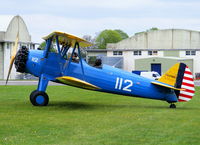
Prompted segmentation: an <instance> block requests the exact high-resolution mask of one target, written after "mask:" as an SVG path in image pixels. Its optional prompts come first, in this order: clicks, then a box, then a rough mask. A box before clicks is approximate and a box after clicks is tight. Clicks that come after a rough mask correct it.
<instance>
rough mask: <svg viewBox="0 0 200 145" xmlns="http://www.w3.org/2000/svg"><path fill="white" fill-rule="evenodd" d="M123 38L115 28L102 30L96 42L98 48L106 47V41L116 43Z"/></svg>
mask: <svg viewBox="0 0 200 145" xmlns="http://www.w3.org/2000/svg"><path fill="white" fill-rule="evenodd" d="M122 39H123V38H122V36H121V34H120V33H119V32H118V31H115V30H104V31H102V32H101V33H100V34H99V36H98V37H97V39H96V43H97V46H98V48H99V49H106V44H107V43H117V42H119V41H121V40H122Z"/></svg>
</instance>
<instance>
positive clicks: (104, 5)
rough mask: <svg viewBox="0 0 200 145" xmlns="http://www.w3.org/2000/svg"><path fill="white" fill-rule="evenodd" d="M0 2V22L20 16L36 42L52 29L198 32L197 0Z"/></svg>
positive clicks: (199, 5) (199, 4)
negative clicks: (180, 30) (178, 30)
mask: <svg viewBox="0 0 200 145" xmlns="http://www.w3.org/2000/svg"><path fill="white" fill-rule="evenodd" d="M0 1H1V5H0V25H4V27H5V25H6V23H7V21H8V19H10V18H12V17H13V16H15V15H20V16H21V17H22V18H23V19H24V21H25V23H26V25H27V27H28V30H29V33H30V35H31V36H32V41H33V42H37V43H40V42H42V41H43V40H42V39H41V38H42V37H43V36H46V35H48V34H49V33H51V32H52V31H55V30H58V31H64V32H67V33H71V34H74V35H77V36H79V37H82V36H83V35H91V36H93V37H94V36H96V35H97V34H99V33H100V32H101V31H102V30H104V29H121V30H123V31H124V32H126V33H127V34H128V35H129V36H133V35H134V34H135V33H137V32H141V31H146V30H148V29H150V28H152V27H157V28H159V29H189V30H196V31H200V12H199V8H200V1H199V0H32V1H27V0H6V1H5V0H0ZM6 27H7V26H6Z"/></svg>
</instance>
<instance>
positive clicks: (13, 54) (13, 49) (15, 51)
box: [6, 33, 19, 85]
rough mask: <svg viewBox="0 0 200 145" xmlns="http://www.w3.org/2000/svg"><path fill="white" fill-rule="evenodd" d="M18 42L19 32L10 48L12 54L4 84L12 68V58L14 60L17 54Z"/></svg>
mask: <svg viewBox="0 0 200 145" xmlns="http://www.w3.org/2000/svg"><path fill="white" fill-rule="evenodd" d="M18 42H19V33H17V37H16V39H15V45H14V47H13V48H12V56H11V59H10V66H9V70H8V75H7V79H6V85H7V83H8V79H9V76H10V73H11V70H12V66H13V63H14V60H15V56H16V54H17V47H18Z"/></svg>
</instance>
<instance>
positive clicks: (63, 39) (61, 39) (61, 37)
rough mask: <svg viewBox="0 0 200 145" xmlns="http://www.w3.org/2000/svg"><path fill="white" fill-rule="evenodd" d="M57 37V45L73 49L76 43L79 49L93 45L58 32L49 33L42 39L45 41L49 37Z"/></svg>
mask: <svg viewBox="0 0 200 145" xmlns="http://www.w3.org/2000/svg"><path fill="white" fill-rule="evenodd" d="M55 36H59V37H58V40H59V43H66V44H71V45H72V47H74V45H75V43H76V42H78V43H79V45H80V47H89V46H92V45H93V44H92V43H90V42H88V41H87V40H85V39H83V38H79V37H77V36H74V35H72V34H68V33H64V32H59V31H54V32H52V33H50V34H49V35H47V36H45V37H43V39H44V40H47V39H49V38H51V37H55Z"/></svg>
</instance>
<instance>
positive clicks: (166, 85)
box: [151, 81, 185, 91]
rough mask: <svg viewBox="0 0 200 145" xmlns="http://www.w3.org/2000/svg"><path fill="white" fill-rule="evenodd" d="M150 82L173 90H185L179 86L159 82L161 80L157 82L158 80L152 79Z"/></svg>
mask: <svg viewBox="0 0 200 145" xmlns="http://www.w3.org/2000/svg"><path fill="white" fill-rule="evenodd" d="M151 83H152V84H154V85H158V86H162V87H166V88H170V89H173V90H179V91H181V90H185V89H181V88H175V87H173V86H171V85H168V84H164V83H161V82H158V81H152V82H151Z"/></svg>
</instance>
